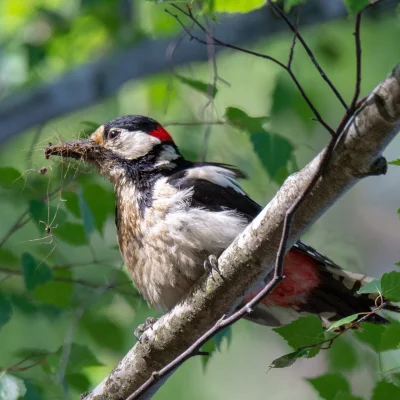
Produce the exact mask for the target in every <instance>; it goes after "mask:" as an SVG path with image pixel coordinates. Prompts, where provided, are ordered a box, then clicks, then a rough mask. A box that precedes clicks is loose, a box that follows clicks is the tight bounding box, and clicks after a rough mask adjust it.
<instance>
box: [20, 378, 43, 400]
mask: <svg viewBox="0 0 400 400" xmlns="http://www.w3.org/2000/svg"><path fill="white" fill-rule="evenodd" d="M24 384H25V387H26V393H25V396H24V398H23V400H42V399H43V395H42V393H41V391H40V390H39V389H38V387H37V386H35V385H34V384H32V383H31V382H30V381H29V380H27V379H24Z"/></svg>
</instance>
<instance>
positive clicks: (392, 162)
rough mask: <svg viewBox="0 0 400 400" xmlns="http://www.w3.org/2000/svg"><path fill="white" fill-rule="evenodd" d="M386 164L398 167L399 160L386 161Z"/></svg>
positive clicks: (399, 165) (399, 164)
mask: <svg viewBox="0 0 400 400" xmlns="http://www.w3.org/2000/svg"><path fill="white" fill-rule="evenodd" d="M388 164H390V165H397V166H398V167H400V158H398V159H397V160H393V161H388Z"/></svg>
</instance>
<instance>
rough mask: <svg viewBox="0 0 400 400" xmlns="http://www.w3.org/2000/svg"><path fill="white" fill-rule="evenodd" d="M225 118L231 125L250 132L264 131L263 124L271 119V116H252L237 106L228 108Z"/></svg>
mask: <svg viewBox="0 0 400 400" xmlns="http://www.w3.org/2000/svg"><path fill="white" fill-rule="evenodd" d="M225 119H226V120H227V122H228V123H229V124H230V125H232V126H234V127H236V128H238V129H241V130H243V131H245V132H248V133H253V132H260V131H263V130H264V128H263V125H264V124H265V123H266V122H268V121H269V120H270V118H269V117H250V116H249V115H247V114H246V113H245V112H244V111H243V110H240V109H239V108H236V107H228V108H226V110H225Z"/></svg>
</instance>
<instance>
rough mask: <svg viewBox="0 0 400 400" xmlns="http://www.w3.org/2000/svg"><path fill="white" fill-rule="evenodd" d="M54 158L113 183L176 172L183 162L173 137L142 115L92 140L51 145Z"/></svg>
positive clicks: (103, 129)
mask: <svg viewBox="0 0 400 400" xmlns="http://www.w3.org/2000/svg"><path fill="white" fill-rule="evenodd" d="M52 155H57V156H61V157H69V158H74V159H78V160H81V161H84V162H88V163H90V164H93V165H95V166H96V167H97V168H98V169H99V171H100V172H101V173H102V174H105V175H107V176H108V177H109V178H110V179H111V181H113V182H114V181H116V180H118V179H119V178H120V177H121V175H123V174H126V173H127V172H129V173H131V174H135V173H136V174H137V173H138V172H150V171H161V170H168V169H171V168H174V167H175V163H174V161H175V160H177V159H178V158H181V154H180V153H179V151H178V149H177V147H176V145H175V144H174V141H173V139H172V137H171V136H170V134H169V133H168V132H167V131H166V130H165V129H164V128H163V127H162V126H161V125H160V124H159V123H158V122H157V121H155V120H153V119H151V118H148V117H144V116H140V115H127V116H123V117H118V118H115V119H112V120H111V121H108V122H106V123H105V124H103V125H101V126H99V127H98V128H97V129H96V130H95V131H94V132H93V134H92V135H91V136H90V137H89V138H88V139H80V140H76V141H73V142H61V143H58V144H56V145H50V146H49V147H47V148H46V150H45V156H46V158H49V157H50V156H52Z"/></svg>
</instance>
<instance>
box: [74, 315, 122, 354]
mask: <svg viewBox="0 0 400 400" xmlns="http://www.w3.org/2000/svg"><path fill="white" fill-rule="evenodd" d="M80 326H81V327H82V328H83V329H85V331H86V332H87V333H89V335H90V336H91V338H92V339H93V341H94V342H95V343H96V344H97V345H99V346H100V347H101V348H106V349H110V350H113V351H123V350H124V348H125V336H124V332H123V330H122V329H121V327H120V326H119V325H118V324H117V323H116V322H114V321H112V320H111V319H109V318H106V317H100V316H97V315H94V313H85V314H84V316H83V317H82V319H81V322H80Z"/></svg>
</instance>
